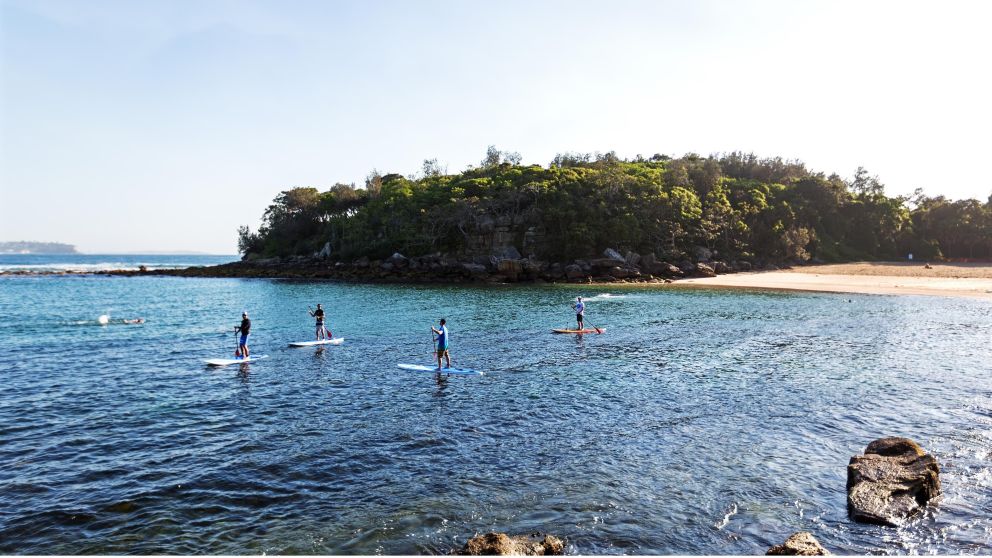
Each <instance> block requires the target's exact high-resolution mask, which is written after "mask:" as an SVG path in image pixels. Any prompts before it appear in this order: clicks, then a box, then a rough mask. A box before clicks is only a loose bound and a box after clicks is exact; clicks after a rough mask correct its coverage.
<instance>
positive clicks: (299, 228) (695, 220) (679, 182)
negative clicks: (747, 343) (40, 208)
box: [238, 148, 992, 262]
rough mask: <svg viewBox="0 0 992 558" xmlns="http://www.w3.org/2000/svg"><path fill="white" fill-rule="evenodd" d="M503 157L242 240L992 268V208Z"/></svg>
mask: <svg viewBox="0 0 992 558" xmlns="http://www.w3.org/2000/svg"><path fill="white" fill-rule="evenodd" d="M519 160H520V158H519V155H517V154H506V153H501V152H499V151H497V150H495V149H494V148H490V150H489V152H487V155H486V158H485V159H484V160H483V162H482V163H481V164H480V166H478V167H475V168H469V169H468V170H466V171H464V172H461V173H456V174H446V173H445V172H444V171H443V170H442V167H441V166H440V165H439V164H438V163H437V161H436V160H433V159H432V160H428V161H425V164H424V170H423V172H422V173H421V174H419V175H418V176H416V177H404V176H401V175H399V174H386V175H381V174H379V173H378V172H375V171H373V173H371V174H370V175H369V177H368V179H367V180H366V183H365V186H364V187H362V188H358V187H355V186H354V185H348V184H336V185H334V186H333V187H331V188H330V189H329V190H327V191H324V192H321V191H319V190H318V189H317V188H312V187H298V188H292V189H289V190H286V191H283V192H281V193H280V194H279V195H278V196H277V197H276V198H275V199H274V200H273V203H272V204H271V205H270V206H269V207H268V208H267V209H266V210H265V212H264V214H263V218H262V226H261V227H260V228H259V230H258V231H257V232H253V231H251V230H250V229H249V228H248V227H241V228H240V229H239V231H238V236H239V238H238V247H239V249H240V251H241V253H242V254H244V255H245V257H246V259H247V258H250V257H255V258H258V257H263V258H264V257H273V256H291V255H302V254H307V255H309V254H313V253H317V252H323V253H324V254H325V255H328V254H329V256H325V257H329V258H330V259H331V260H344V261H351V260H354V259H356V258H360V257H368V258H371V259H384V258H387V257H389V256H390V255H391V254H393V253H395V252H401V253H402V254H405V255H407V256H421V255H425V254H432V253H442V254H452V255H456V256H477V255H490V254H497V255H498V254H506V253H512V254H514V255H515V256H516V257H520V256H523V257H527V256H534V257H536V258H540V259H543V260H547V261H556V262H567V261H572V260H574V259H577V258H585V257H594V256H596V255H598V254H601V253H602V252H603V250H604V249H606V248H615V249H617V250H618V251H619V252H620V253H627V252H628V251H632V252H635V253H651V254H657V255H658V256H659V258H660V259H662V260H667V261H680V260H685V259H691V258H692V255H693V254H695V253H697V249H698V248H703V249H705V250H706V251H708V252H707V253H712V254H714V256H716V255H719V258H721V259H724V260H728V261H729V260H735V259H753V260H757V261H768V262H772V261H796V262H802V261H807V260H810V259H813V260H814V261H844V260H852V259H886V258H897V257H899V258H901V257H905V255H906V254H907V253H910V252H915V253H916V254H917V258H918V259H923V258H925V259H938V258H941V257H967V258H984V257H990V256H992V198H990V199H989V202H988V203H984V204H983V203H981V202H979V201H977V200H963V201H949V200H947V199H945V198H944V197H942V196H938V197H932V198H931V197H926V196H924V195H923V194H922V193H921V192H920V191H917V193H916V195H915V196H914V197H912V198H907V197H894V198H890V197H888V196H886V195H885V193H884V187H883V186H882V184H881V183H880V182H879V181H878V179H877V178H876V177H872V176H870V175H869V174H868V173H867V171H865V170H864V169H861V168H859V169H858V171H857V173H856V174H855V176H854V178H853V179H852V180H843V179H841V178H840V177H839V176H838V175H836V174H832V175H829V176H826V175H824V174H822V173H815V172H812V171H810V170H808V169H807V168H806V167H805V165H803V164H802V163H800V162H798V161H785V160H782V159H780V158H773V159H759V158H758V157H756V156H755V155H753V154H743V153H737V152H735V153H730V154H726V155H721V156H710V157H700V156H698V155H693V154H689V155H686V156H684V157H682V158H678V159H673V158H669V157H667V156H663V155H655V156H653V157H651V158H650V159H644V158H642V157H638V158H636V159H634V160H621V159H619V158H618V157H617V156H616V155H615V154H613V153H607V154H605V155H596V156H592V155H582V154H564V155H558V156H557V157H555V159H554V160H553V161H552V162H551V164H550V165H549V166H548V167H542V166H538V165H520V164H519Z"/></svg>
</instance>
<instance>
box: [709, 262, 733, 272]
mask: <svg viewBox="0 0 992 558" xmlns="http://www.w3.org/2000/svg"><path fill="white" fill-rule="evenodd" d="M713 271H715V272H717V273H730V272H731V269H730V266H729V265H727V262H713Z"/></svg>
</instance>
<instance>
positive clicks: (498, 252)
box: [493, 245, 523, 260]
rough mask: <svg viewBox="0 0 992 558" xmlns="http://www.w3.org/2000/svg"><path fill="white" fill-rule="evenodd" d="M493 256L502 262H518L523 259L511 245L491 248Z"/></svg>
mask: <svg viewBox="0 0 992 558" xmlns="http://www.w3.org/2000/svg"><path fill="white" fill-rule="evenodd" d="M493 255H494V256H496V257H497V258H501V259H504V260H519V259H521V258H522V257H523V256H521V255H520V251H519V250H517V248H516V246H512V245H510V246H499V247H496V248H493Z"/></svg>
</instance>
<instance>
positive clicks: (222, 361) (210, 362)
mask: <svg viewBox="0 0 992 558" xmlns="http://www.w3.org/2000/svg"><path fill="white" fill-rule="evenodd" d="M263 358H269V355H262V356H250V357H248V358H210V359H207V360H205V361H204V362H206V363H207V366H229V365H231V364H244V363H246V362H255V361H256V360H262V359H263Z"/></svg>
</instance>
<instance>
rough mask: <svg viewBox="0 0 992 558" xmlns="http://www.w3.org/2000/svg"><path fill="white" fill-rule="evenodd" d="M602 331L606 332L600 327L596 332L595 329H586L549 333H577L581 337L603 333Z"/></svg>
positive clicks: (556, 330)
mask: <svg viewBox="0 0 992 558" xmlns="http://www.w3.org/2000/svg"><path fill="white" fill-rule="evenodd" d="M604 331H606V328H602V327H601V328H599V331H596V330H595V329H588V328H586V329H552V330H551V333H578V334H579V335H582V334H583V333H603V332H604Z"/></svg>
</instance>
